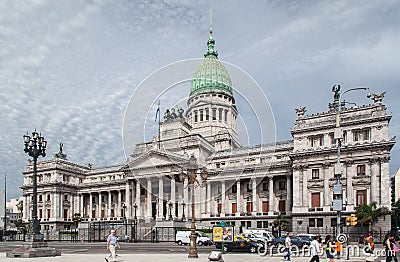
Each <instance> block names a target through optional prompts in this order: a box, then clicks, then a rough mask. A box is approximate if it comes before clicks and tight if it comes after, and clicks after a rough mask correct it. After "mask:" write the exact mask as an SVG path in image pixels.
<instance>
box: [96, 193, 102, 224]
mask: <svg viewBox="0 0 400 262" xmlns="http://www.w3.org/2000/svg"><path fill="white" fill-rule="evenodd" d="M102 196H103V195H102V194H101V191H100V192H99V209H98V210H97V212H98V213H97V217H98V218H101V211H102V209H103V199H102V198H103V197H102Z"/></svg>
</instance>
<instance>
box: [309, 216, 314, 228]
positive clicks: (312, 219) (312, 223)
mask: <svg viewBox="0 0 400 262" xmlns="http://www.w3.org/2000/svg"><path fill="white" fill-rule="evenodd" d="M308 226H309V227H315V218H309V219H308Z"/></svg>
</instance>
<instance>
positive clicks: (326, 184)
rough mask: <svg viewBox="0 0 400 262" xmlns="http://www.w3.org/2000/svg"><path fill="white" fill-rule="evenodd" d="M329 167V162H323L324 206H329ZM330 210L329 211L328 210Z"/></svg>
mask: <svg viewBox="0 0 400 262" xmlns="http://www.w3.org/2000/svg"><path fill="white" fill-rule="evenodd" d="M330 166H331V163H330V162H325V163H323V165H322V170H323V176H324V197H323V198H324V206H327V207H328V206H329V208H330V206H331V200H330V199H331V197H330V195H329V178H330V175H329V167H330ZM329 210H330V209H329Z"/></svg>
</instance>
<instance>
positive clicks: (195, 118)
mask: <svg viewBox="0 0 400 262" xmlns="http://www.w3.org/2000/svg"><path fill="white" fill-rule="evenodd" d="M197 121H198V119H197V111H194V122H195V123H197Z"/></svg>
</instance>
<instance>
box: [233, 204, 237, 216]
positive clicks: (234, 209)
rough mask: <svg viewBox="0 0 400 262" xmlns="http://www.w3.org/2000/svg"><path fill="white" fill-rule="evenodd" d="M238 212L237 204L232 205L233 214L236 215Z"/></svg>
mask: <svg viewBox="0 0 400 262" xmlns="http://www.w3.org/2000/svg"><path fill="white" fill-rule="evenodd" d="M236 212H237V204H236V203H232V214H235V213H236Z"/></svg>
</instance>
